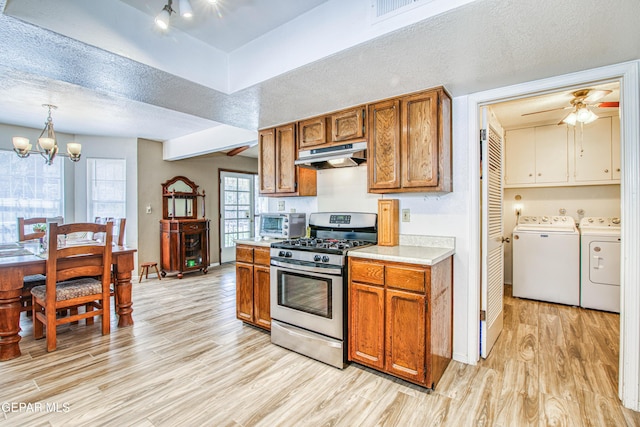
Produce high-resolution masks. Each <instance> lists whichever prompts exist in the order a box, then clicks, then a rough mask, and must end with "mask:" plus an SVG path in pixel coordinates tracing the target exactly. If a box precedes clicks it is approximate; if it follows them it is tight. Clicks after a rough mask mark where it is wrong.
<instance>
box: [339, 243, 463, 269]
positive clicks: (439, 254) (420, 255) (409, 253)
mask: <svg viewBox="0 0 640 427" xmlns="http://www.w3.org/2000/svg"><path fill="white" fill-rule="evenodd" d="M454 253H455V249H454V248H443V247H434V246H368V247H366V248H362V249H352V250H350V251H349V252H348V256H350V257H355V258H368V259H378V260H382V261H394V262H406V263H409V264H421V265H434V264H437V263H439V262H440V261H442V260H444V259H446V258H448V257H450V256H451V255H453V254H454Z"/></svg>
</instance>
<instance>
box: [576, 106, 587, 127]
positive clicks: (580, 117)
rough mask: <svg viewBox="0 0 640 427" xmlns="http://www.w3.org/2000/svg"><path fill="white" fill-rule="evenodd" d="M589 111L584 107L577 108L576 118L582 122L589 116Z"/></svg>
mask: <svg viewBox="0 0 640 427" xmlns="http://www.w3.org/2000/svg"><path fill="white" fill-rule="evenodd" d="M589 113H590V111H589V109H587V108H586V107H584V108H579V109H578V111H576V120H578V121H579V122H583V123H584V121H585V120H587V119H588V118H589Z"/></svg>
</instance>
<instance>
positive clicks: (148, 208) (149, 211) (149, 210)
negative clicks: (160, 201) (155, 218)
mask: <svg viewBox="0 0 640 427" xmlns="http://www.w3.org/2000/svg"><path fill="white" fill-rule="evenodd" d="M147 213H148V214H150V213H151V205H147Z"/></svg>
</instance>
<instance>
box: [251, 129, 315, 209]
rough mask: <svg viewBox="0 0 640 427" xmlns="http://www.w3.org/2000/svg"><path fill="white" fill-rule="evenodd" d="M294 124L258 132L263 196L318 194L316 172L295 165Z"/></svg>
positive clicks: (259, 167) (260, 178) (261, 191)
mask: <svg viewBox="0 0 640 427" xmlns="http://www.w3.org/2000/svg"><path fill="white" fill-rule="evenodd" d="M295 129H296V127H295V124H294V123H291V124H288V125H284V126H279V127H276V128H272V129H265V130H261V131H260V132H259V133H258V146H259V147H258V150H259V155H258V175H259V181H260V194H261V195H263V196H277V197H280V196H315V195H316V193H317V184H316V171H315V170H312V169H307V168H301V167H299V166H296V165H295V164H294V162H295V160H296V157H297V146H296V132H295Z"/></svg>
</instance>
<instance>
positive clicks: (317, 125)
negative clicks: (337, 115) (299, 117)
mask: <svg viewBox="0 0 640 427" xmlns="http://www.w3.org/2000/svg"><path fill="white" fill-rule="evenodd" d="M298 141H299V143H298V148H299V149H300V150H308V149H309V148H312V147H313V148H315V147H316V146H318V145H324V144H326V143H327V118H326V117H325V116H322V117H314V118H312V119H307V120H303V121H301V122H299V123H298Z"/></svg>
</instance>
